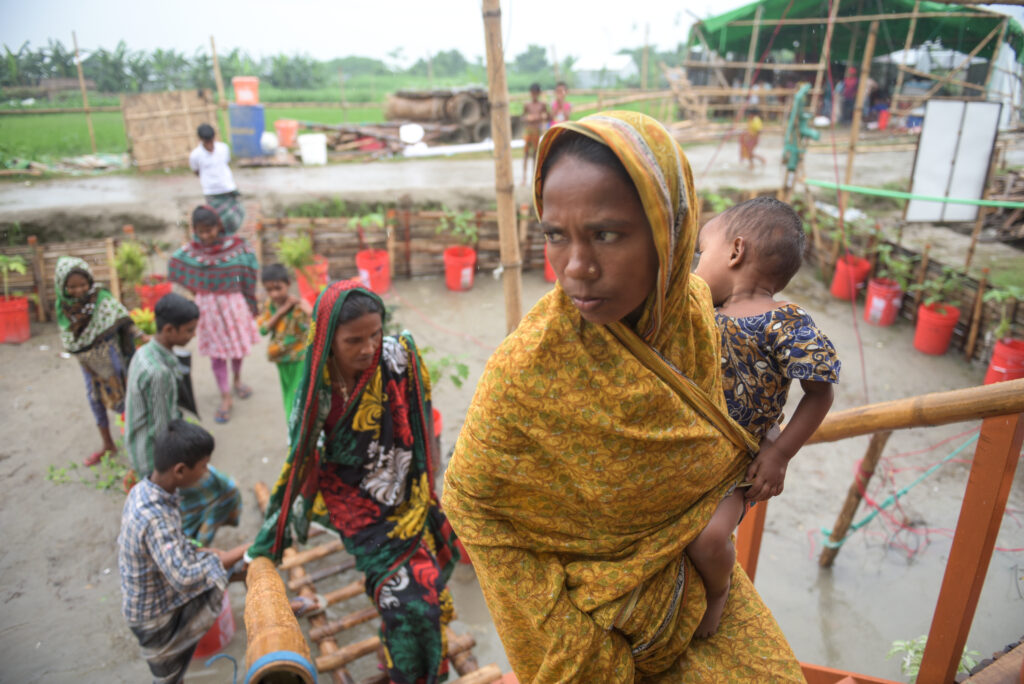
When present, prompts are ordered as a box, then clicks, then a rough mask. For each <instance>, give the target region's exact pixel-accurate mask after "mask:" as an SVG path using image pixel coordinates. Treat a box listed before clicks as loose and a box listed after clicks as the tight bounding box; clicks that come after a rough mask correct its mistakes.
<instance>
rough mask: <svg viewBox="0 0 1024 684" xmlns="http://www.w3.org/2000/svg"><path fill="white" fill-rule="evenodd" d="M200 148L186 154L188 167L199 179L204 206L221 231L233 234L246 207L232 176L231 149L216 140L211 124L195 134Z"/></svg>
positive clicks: (203, 125) (240, 223)
mask: <svg viewBox="0 0 1024 684" xmlns="http://www.w3.org/2000/svg"><path fill="white" fill-rule="evenodd" d="M197 133H198V135H199V145H197V146H196V148H195V149H194V150H192V153H191V154H189V155H188V165H189V166H190V167H192V170H193V171H195V174H196V175H197V176H199V185H200V186H202V188H203V195H205V196H206V203H207V204H208V205H210V206H211V207H213V210H214V211H216V212H217V214H218V215H219V216H220V220H221V221H222V222H223V223H224V230H225V231H226V232H227V234H228V235H232V234H234V233H235V232H236V231H237V230H238V229H239V228H241V227H242V222H243V221H244V220H245V208H244V207H243V206H242V201H241V200H240V199H239V192H238V186H237V185H235V177H234V176H233V175H231V167H230V166H228V163H229V162H230V161H231V148H229V147H228V146H227V144H226V143H223V142H221V141H219V140H216V141H215V140H214V138H215V137H216V135H217V133H216V131H214V130H213V126H211V125H210V124H202V125H201V126H199V129H198V131H197Z"/></svg>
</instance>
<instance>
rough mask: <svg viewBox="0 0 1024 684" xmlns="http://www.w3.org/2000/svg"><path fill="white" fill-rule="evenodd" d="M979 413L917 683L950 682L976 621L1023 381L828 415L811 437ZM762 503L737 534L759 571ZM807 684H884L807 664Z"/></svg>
mask: <svg viewBox="0 0 1024 684" xmlns="http://www.w3.org/2000/svg"><path fill="white" fill-rule="evenodd" d="M982 417H984V418H985V420H984V422H982V425H981V436H980V438H979V439H978V445H977V447H976V449H975V452H974V461H973V463H972V465H971V473H970V476H969V477H968V480H967V486H966V489H965V491H964V497H963V503H962V504H961V507H960V517H959V520H958V522H957V526H956V533H955V535H954V537H953V543H952V546H951V547H950V551H949V560H948V561H947V562H946V571H945V574H944V576H943V579H942V586H941V588H940V589H939V597H938V601H937V602H936V606H935V613H934V615H933V617H932V625H931V629H930V630H929V632H928V641H927V644H926V646H925V650H924V655H923V657H922V660H921V670H920V673H919V674H918V678H917V681H919V682H952V681H953V678H954V677H955V675H956V671H957V665H958V664H959V662H960V654H961V653H963V650H964V646H965V644H966V643H967V633H968V632H969V631H970V628H971V623H972V622H973V621H974V612H975V610H976V609H977V607H978V597H979V595H980V594H981V587H982V584H983V583H984V581H985V573H986V572H987V570H988V564H989V561H990V560H991V558H992V551H993V550H994V548H995V543H996V535H997V534H998V533H999V525H1000V523H1001V522H1002V519H1003V513H1004V511H1005V510H1006V501H1007V499H1008V497H1009V495H1010V486H1011V485H1012V484H1013V476H1014V472H1015V471H1016V469H1017V461H1018V460H1019V458H1020V453H1021V443H1022V441H1024V380H1011V381H1008V382H1001V383H996V384H994V385H985V386H983V387H972V388H969V389H966V390H956V391H953V392H940V393H936V394H928V395H923V396H920V397H912V398H909V399H901V400H897V401H892V402H886V403H885V404H876V405H872V406H865V407H862V408H857V409H851V410H849V411H840V412H837V413H835V414H832V415H830V416H829V417H828V418H826V419H825V421H824V422H823V423H822V425H821V427H820V428H818V431H817V432H816V433H815V435H814V437H812V438H811V441H813V442H831V441H836V440H839V439H845V438H847V437H853V436H856V435H864V434H870V433H873V432H877V431H882V430H896V429H902V428H909V427H918V426H921V425H944V424H947V423H956V422H961V421H965V420H972V419H977V418H982ZM766 513H767V506H765V505H764V504H761V505H758V506H755V507H754V508H753V510H751V512H750V513H749V514H748V515H747V516H746V517H745V518H744V519H743V522H742V523H741V524H740V527H739V529H738V530H737V532H736V555H737V558H738V559H739V562H740V564H741V565H742V566H743V568H744V569H745V570H746V571H747V574H748V575H749V576H750V578H751V580H753V579H754V574H755V573H756V572H757V557H758V554H759V552H760V550H761V535H762V533H763V532H764V521H765V515H766ZM803 668H804V676H805V677H806V678H807V681H808V682H809V683H810V684H833V683H838V682H850V681H852V682H863V683H865V684H867V683H874V682H885V681H886V680H882V679H874V678H871V677H867V676H864V675H858V674H852V673H849V672H843V671H840V670H832V669H829V668H825V667H821V666H817V665H809V664H804V665H803Z"/></svg>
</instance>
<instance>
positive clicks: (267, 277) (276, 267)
mask: <svg viewBox="0 0 1024 684" xmlns="http://www.w3.org/2000/svg"><path fill="white" fill-rule="evenodd" d="M260 282H261V283H264V284H266V283H291V282H292V279H291V278H290V277H289V275H288V269H287V268H286V267H285V265H284V264H267V265H266V266H264V267H263V270H262V271H260Z"/></svg>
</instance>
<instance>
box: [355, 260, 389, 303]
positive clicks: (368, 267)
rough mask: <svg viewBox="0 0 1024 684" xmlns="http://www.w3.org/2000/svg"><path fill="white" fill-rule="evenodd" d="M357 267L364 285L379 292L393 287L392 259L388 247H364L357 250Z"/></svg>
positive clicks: (381, 292)
mask: <svg viewBox="0 0 1024 684" xmlns="http://www.w3.org/2000/svg"><path fill="white" fill-rule="evenodd" d="M356 268H358V269H359V280H360V281H361V282H362V283H363V287H365V288H368V289H370V290H373V291H374V292H376V293H377V294H384V293H385V292H387V291H388V290H390V289H391V259H390V258H389V257H388V252H387V250H386V249H364V250H361V251H358V252H356Z"/></svg>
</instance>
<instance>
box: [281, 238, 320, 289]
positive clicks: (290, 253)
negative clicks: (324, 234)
mask: <svg viewBox="0 0 1024 684" xmlns="http://www.w3.org/2000/svg"><path fill="white" fill-rule="evenodd" d="M275 247H276V248H277V256H278V258H279V259H280V260H281V263H282V264H284V265H285V266H287V267H289V268H292V269H295V270H296V271H298V272H299V273H301V274H302V275H303V276H304V277H305V278H306V280H307V281H308V282H310V283H312V282H313V280H314V279H313V276H312V275H310V273H309V271H307V270H306V269H307V268H308V267H310V266H312V265H313V241H312V240H310V239H309V236H308V235H297V236H296V237H292V238H290V237H283V238H281V239H280V240H278V241H277V245H275Z"/></svg>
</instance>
